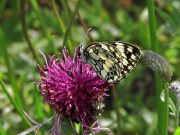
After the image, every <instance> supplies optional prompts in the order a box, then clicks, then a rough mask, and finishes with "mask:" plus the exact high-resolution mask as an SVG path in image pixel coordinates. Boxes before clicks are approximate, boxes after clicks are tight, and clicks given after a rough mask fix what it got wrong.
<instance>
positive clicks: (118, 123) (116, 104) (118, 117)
mask: <svg viewBox="0 0 180 135" xmlns="http://www.w3.org/2000/svg"><path fill="white" fill-rule="evenodd" d="M112 93H113V97H114V107H115V111H116V118H117V134H118V135H121V124H120V114H119V106H118V98H117V92H116V89H115V85H113V86H112Z"/></svg>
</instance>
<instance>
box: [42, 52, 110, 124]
mask: <svg viewBox="0 0 180 135" xmlns="http://www.w3.org/2000/svg"><path fill="white" fill-rule="evenodd" d="M62 52H63V56H64V60H62V59H60V61H58V59H57V58H55V57H54V56H52V57H50V58H49V64H48V65H45V66H44V67H40V75H41V77H42V80H41V82H40V83H39V89H40V91H41V94H42V96H44V98H45V101H46V102H47V103H48V104H50V106H52V107H54V108H55V109H56V111H57V112H58V113H60V114H62V115H64V116H66V117H67V118H68V119H70V120H71V121H72V122H76V123H81V124H82V125H86V126H91V125H92V124H93V122H95V121H96V119H97V114H98V113H99V112H100V111H101V109H102V107H101V106H102V104H103V99H104V97H105V96H107V94H106V91H107V90H109V88H110V84H108V83H106V82H105V81H103V80H102V79H100V77H99V76H98V75H97V73H96V72H95V71H94V70H93V69H92V68H91V67H90V66H89V65H88V64H85V63H84V62H83V61H82V59H81V58H80V57H78V55H77V52H78V50H76V53H75V55H74V58H73V59H72V58H70V56H69V54H68V51H67V50H66V49H63V51H62Z"/></svg>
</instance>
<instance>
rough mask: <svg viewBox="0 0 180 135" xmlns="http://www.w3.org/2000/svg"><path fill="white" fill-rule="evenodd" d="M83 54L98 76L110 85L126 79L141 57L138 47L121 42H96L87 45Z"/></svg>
mask: <svg viewBox="0 0 180 135" xmlns="http://www.w3.org/2000/svg"><path fill="white" fill-rule="evenodd" d="M81 53H82V56H83V59H84V60H85V61H86V62H87V63H89V64H90V65H91V66H92V67H93V68H94V69H95V70H96V72H97V73H98V75H99V76H100V77H101V78H102V79H103V80H105V81H107V82H110V83H116V82H119V81H121V80H122V79H123V78H125V77H126V74H127V73H129V72H130V71H131V70H132V69H133V68H134V67H135V65H136V64H137V62H138V61H139V59H140V57H141V51H140V49H139V48H138V47H136V46H134V45H131V44H129V43H124V42H120V41H110V42H94V43H91V44H89V45H87V46H86V47H85V48H84V49H83V50H82V51H81Z"/></svg>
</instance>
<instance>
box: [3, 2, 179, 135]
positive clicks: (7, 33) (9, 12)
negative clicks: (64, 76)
mask: <svg viewBox="0 0 180 135" xmlns="http://www.w3.org/2000/svg"><path fill="white" fill-rule="evenodd" d="M76 4H77V0H56V1H54V0H30V1H26V0H1V1H0V79H1V80H3V82H4V83H3V82H2V81H1V86H2V83H3V84H4V87H5V89H6V90H7V92H8V93H9V94H10V95H9V96H10V97H11V98H12V99H13V100H14V101H15V102H16V104H17V106H19V109H20V110H21V111H22V108H23V110H25V111H26V112H27V113H28V114H29V115H30V116H31V117H33V118H34V119H35V120H37V121H39V122H41V121H43V120H45V119H48V118H50V117H51V116H52V115H53V110H52V109H51V108H50V107H49V106H48V105H47V104H46V103H44V101H43V98H42V97H41V96H40V93H39V91H38V89H37V87H36V83H37V82H38V80H40V76H39V72H38V67H37V61H36V60H35V58H34V57H33V53H32V50H31V49H30V48H29V46H28V44H31V45H32V46H33V48H34V52H35V53H36V55H37V59H38V60H39V62H40V63H38V64H43V63H44V60H43V58H42V56H41V54H40V53H39V52H38V49H40V50H42V51H43V52H44V53H45V54H46V56H48V55H58V54H59V52H60V50H61V49H62V44H63V38H64V36H65V30H66V29H67V27H68V24H69V22H70V21H71V16H72V15H73V13H74V9H75V6H76ZM53 6H54V7H53ZM54 9H56V11H55V10H54ZM155 10H156V19H157V38H158V45H159V47H160V54H161V55H162V56H164V57H165V58H166V59H167V60H168V61H169V63H170V64H171V65H172V68H173V73H174V75H173V80H180V72H179V69H180V1H179V0H156V2H155ZM23 19H25V22H23ZM22 26H25V27H26V29H22ZM89 28H90V30H88V29H89ZM87 31H88V34H89V35H90V36H88V34H87ZM26 32H27V33H26ZM26 36H27V37H26ZM25 38H26V39H28V40H29V41H28V42H29V43H27V40H25ZM67 38H68V42H67V43H66V44H67V48H68V49H69V50H70V51H71V53H72V54H73V50H74V48H76V47H77V46H78V43H77V42H79V43H80V44H83V45H86V44H88V43H90V42H91V41H92V39H93V40H94V41H114V40H120V41H124V42H129V43H133V44H136V45H138V46H139V47H140V48H142V49H143V50H146V49H150V37H149V24H148V11H147V2H146V1H141V0H86V1H82V2H81V4H80V7H79V10H78V15H76V16H75V18H74V20H73V22H72V25H71V29H70V32H69V34H68V37H67ZM117 93H118V106H119V111H120V117H121V118H120V119H121V121H120V122H121V130H122V134H123V135H135V134H136V135H154V134H155V132H156V127H157V121H156V113H157V112H156V101H155V86H154V76H153V72H152V71H151V70H150V69H148V68H146V67H145V66H144V65H143V64H138V66H137V67H136V68H135V70H133V72H131V73H130V74H129V75H128V76H127V78H126V79H125V81H123V82H122V83H121V84H120V85H119V86H118V89H117ZM109 94H112V93H111V91H109ZM7 95H8V94H7V93H5V92H4V91H3V89H2V87H0V134H2V135H14V134H17V133H20V132H22V131H23V130H25V129H27V128H29V126H28V124H27V122H25V121H24V120H23V119H22V114H21V115H20V112H18V108H16V107H14V105H13V103H12V101H10V99H11V98H10V97H8V96H7ZM170 95H171V97H172V99H173V95H172V94H171V93H170ZM115 116H116V115H115V110H114V106H113V97H112V96H109V97H107V98H106V102H105V109H104V112H103V113H102V117H100V120H101V125H102V126H103V127H108V128H110V129H111V130H114V129H116V126H117V125H116V122H115V119H116V118H115ZM52 123H53V122H52ZM52 123H49V124H47V126H43V127H42V128H41V129H40V131H41V132H40V134H47V131H48V130H49V128H50V127H51V126H52ZM173 127H174V123H173V117H170V121H169V134H172V133H173V131H174V128H173ZM66 129H68V131H67V130H66ZM62 130H63V131H64V132H65V133H66V134H70V133H69V132H70V130H69V127H68V124H66V123H65V124H63V126H62ZM100 134H105V133H100Z"/></svg>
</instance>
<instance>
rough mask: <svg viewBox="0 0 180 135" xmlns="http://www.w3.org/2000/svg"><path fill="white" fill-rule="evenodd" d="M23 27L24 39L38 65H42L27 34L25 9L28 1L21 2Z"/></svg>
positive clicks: (22, 0)
mask: <svg viewBox="0 0 180 135" xmlns="http://www.w3.org/2000/svg"><path fill="white" fill-rule="evenodd" d="M20 7H21V12H20V13H21V25H22V32H23V34H24V37H25V40H26V42H27V44H28V47H29V49H30V51H31V53H32V55H33V57H34V60H35V61H36V63H37V64H40V61H39V59H38V57H37V55H36V52H35V50H34V48H33V45H32V43H31V40H30V39H29V36H28V33H27V29H26V11H25V8H26V0H21V6H20Z"/></svg>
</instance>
